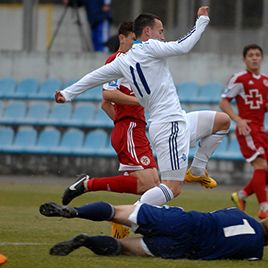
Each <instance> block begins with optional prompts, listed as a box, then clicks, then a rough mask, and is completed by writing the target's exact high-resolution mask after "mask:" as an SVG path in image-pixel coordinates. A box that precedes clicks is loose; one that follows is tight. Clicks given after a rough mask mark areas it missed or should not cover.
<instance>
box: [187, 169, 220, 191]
mask: <svg viewBox="0 0 268 268" xmlns="http://www.w3.org/2000/svg"><path fill="white" fill-rule="evenodd" d="M184 181H186V182H198V183H200V184H201V185H202V186H204V187H206V188H215V187H217V182H216V181H215V180H214V179H212V178H211V177H209V175H208V172H207V171H205V174H204V175H203V176H194V175H193V174H192V173H191V171H190V169H188V170H187V172H186V174H185V177H184Z"/></svg>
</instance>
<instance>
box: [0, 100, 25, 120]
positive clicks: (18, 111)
mask: <svg viewBox="0 0 268 268" xmlns="http://www.w3.org/2000/svg"><path fill="white" fill-rule="evenodd" d="M26 110H27V106H26V103H25V102H24V101H10V102H9V103H8V105H7V106H6V109H5V111H4V113H3V116H2V117H1V118H0V123H5V124H15V123H19V122H21V120H23V119H24V117H25V115H26Z"/></svg>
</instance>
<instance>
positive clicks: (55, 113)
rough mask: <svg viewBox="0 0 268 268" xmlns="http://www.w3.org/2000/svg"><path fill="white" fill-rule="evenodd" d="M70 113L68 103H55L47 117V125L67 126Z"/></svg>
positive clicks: (70, 107) (70, 106)
mask: <svg viewBox="0 0 268 268" xmlns="http://www.w3.org/2000/svg"><path fill="white" fill-rule="evenodd" d="M71 113H72V105H71V104H70V103H65V104H57V103H55V104H54V105H53V107H52V108H51V112H50V114H49V115H48V123H49V124H51V125H59V126H64V125H69V123H70V118H71Z"/></svg>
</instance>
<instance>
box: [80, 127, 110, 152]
mask: <svg viewBox="0 0 268 268" xmlns="http://www.w3.org/2000/svg"><path fill="white" fill-rule="evenodd" d="M106 145H107V133H106V132H105V131H104V130H103V129H96V130H93V131H90V132H89V133H88V134H87V135H86V138H85V142H84V145H83V148H82V149H81V150H80V152H81V154H84V155H105V154H106V151H107V147H106Z"/></svg>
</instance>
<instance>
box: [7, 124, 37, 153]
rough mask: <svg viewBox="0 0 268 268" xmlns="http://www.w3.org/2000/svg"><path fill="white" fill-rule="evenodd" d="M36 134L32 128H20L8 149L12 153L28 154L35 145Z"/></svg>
mask: <svg viewBox="0 0 268 268" xmlns="http://www.w3.org/2000/svg"><path fill="white" fill-rule="evenodd" d="M36 139H37V132H36V130H35V129H34V128H33V127H20V128H19V130H18V132H17V133H16V136H15V140H14V142H13V144H12V146H11V147H10V148H9V151H10V152H14V153H30V152H31V151H32V149H33V148H34V146H35V144H36Z"/></svg>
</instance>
